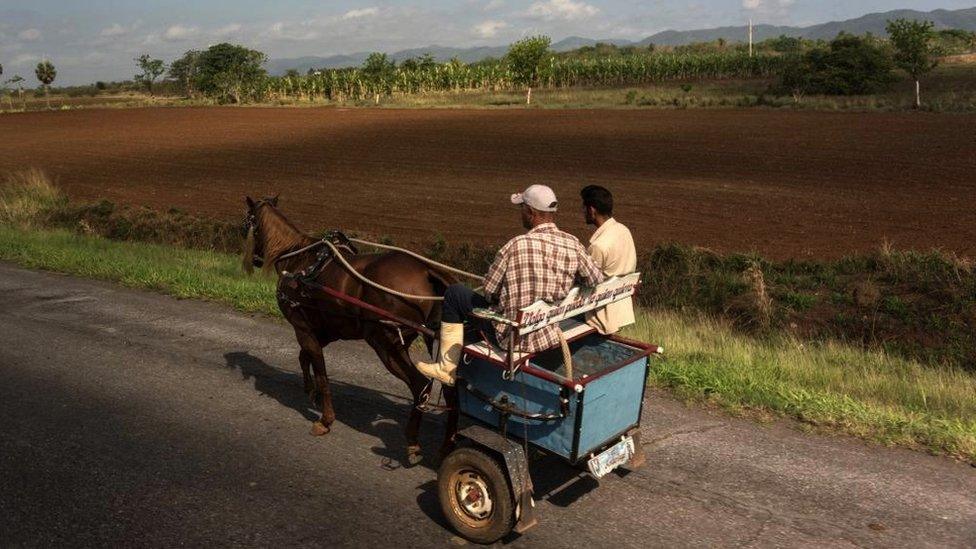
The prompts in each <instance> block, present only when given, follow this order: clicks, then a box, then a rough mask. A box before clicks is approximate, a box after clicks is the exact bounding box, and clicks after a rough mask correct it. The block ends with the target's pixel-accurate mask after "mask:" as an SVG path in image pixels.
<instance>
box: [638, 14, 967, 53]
mask: <svg viewBox="0 0 976 549" xmlns="http://www.w3.org/2000/svg"><path fill="white" fill-rule="evenodd" d="M891 19H922V20H926V21H932V22H933V23H935V28H936V29H963V30H968V31H976V8H967V9H963V10H953V11H949V10H935V11H930V12H921V11H915V10H895V11H889V12H885V13H871V14H868V15H865V16H863V17H858V18H857V19H849V20H847V21H833V22H830V23H823V24H820V25H813V26H811V27H778V26H775V25H756V26H755V27H754V29H753V31H754V33H755V39H756V41H762V40H766V39H767V38H776V37H777V36H780V35H784V34H785V35H787V36H793V37H797V38H807V39H810V40H830V39H832V38H834V37H836V36H837V34H839V33H840V32H841V31H843V32H848V33H851V34H867V33H869V32H870V33H873V34H877V35H881V36H885V35H887V31H886V30H885V26H886V25H887V24H888V21H889V20H891ZM748 36H749V27H748V26H740V27H721V28H717V29H705V30H693V31H664V32H659V33H657V34H655V35H653V36H648V37H647V38H645V39H643V40H641V41H639V42H637V44H638V45H641V46H646V45H648V44H659V45H662V46H682V45H685V44H691V43H693V42H710V41H712V40H717V39H719V38H725V39H726V40H728V41H729V42H744V41H746V40H748Z"/></svg>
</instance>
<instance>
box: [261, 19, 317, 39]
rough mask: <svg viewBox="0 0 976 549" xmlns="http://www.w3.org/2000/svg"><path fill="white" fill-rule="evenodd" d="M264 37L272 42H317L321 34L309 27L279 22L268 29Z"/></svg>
mask: <svg viewBox="0 0 976 549" xmlns="http://www.w3.org/2000/svg"><path fill="white" fill-rule="evenodd" d="M262 35H263V36H264V37H266V38H270V39H272V40H291V41H299V42H301V41H306V40H315V39H316V38H318V37H319V33H318V32H317V31H315V30H314V29H310V28H308V26H307V25H300V24H299V25H296V24H292V23H283V22H281V21H278V22H277V23H274V24H272V25H271V26H270V27H268V30H266V31H264V32H263V33H262Z"/></svg>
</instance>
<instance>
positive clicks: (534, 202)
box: [512, 185, 559, 212]
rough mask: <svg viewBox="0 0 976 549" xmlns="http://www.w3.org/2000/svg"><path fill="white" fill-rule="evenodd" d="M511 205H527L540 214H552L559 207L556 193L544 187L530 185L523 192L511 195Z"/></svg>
mask: <svg viewBox="0 0 976 549" xmlns="http://www.w3.org/2000/svg"><path fill="white" fill-rule="evenodd" d="M512 204H527V205H528V206H529V207H530V208H532V209H533V210H538V211H540V212H554V211H556V209H557V208H558V207H559V201H558V200H556V193H554V192H552V189H550V188H549V187H547V186H545V185H532V186H531V187H529V188H528V189H525V192H521V193H516V194H513V195H512Z"/></svg>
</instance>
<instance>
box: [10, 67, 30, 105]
mask: <svg viewBox="0 0 976 549" xmlns="http://www.w3.org/2000/svg"><path fill="white" fill-rule="evenodd" d="M7 83H8V84H13V85H15V86H17V96H18V97H20V102H21V104H22V106H23V109H24V110H25V111H26V110H27V100H26V99H24V77H23V76H21V75H19V74H15V75H14V76H13V78H11V79H10V80H7ZM11 108H13V107H11Z"/></svg>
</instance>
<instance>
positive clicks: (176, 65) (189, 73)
mask: <svg viewBox="0 0 976 549" xmlns="http://www.w3.org/2000/svg"><path fill="white" fill-rule="evenodd" d="M200 54H201V52H199V51H197V50H190V51H188V52H186V53H184V54H183V57H180V58H179V59H177V60H176V61H173V62H172V63H170V65H169V77H170V78H172V79H173V80H176V81H177V82H178V83H179V85H180V87H181V88H183V93H184V95H186V97H193V94H194V93H195V90H196V88H195V86H196V77H197V72H198V71H197V68H198V67H199V65H200Z"/></svg>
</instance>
